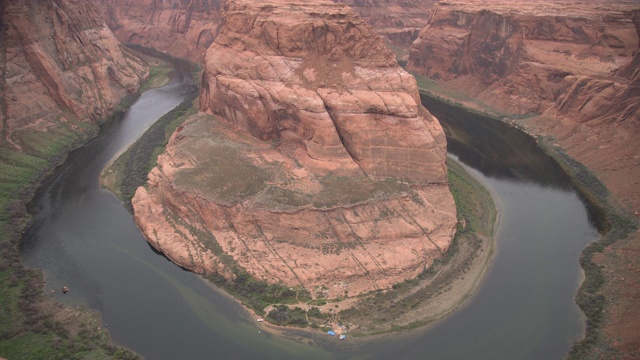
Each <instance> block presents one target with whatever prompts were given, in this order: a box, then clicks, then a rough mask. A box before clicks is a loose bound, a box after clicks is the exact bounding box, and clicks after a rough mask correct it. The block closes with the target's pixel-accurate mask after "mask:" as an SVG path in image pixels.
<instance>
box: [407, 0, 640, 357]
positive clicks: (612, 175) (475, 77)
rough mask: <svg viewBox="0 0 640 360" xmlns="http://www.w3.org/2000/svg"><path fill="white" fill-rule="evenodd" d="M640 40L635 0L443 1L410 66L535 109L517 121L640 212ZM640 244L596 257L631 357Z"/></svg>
mask: <svg viewBox="0 0 640 360" xmlns="http://www.w3.org/2000/svg"><path fill="white" fill-rule="evenodd" d="M639 39H640V5H639V4H638V2H637V1H624V0H619V1H589V2H586V1H553V0H547V1H537V2H529V3H527V2H517V3H516V2H511V1H492V2H490V3H489V2H484V3H483V2H481V1H477V0H466V1H464V3H463V2H447V3H446V4H444V3H442V4H441V5H440V6H439V7H438V8H437V10H436V11H434V15H433V18H432V20H431V21H430V23H429V25H428V26H427V27H425V29H424V30H423V31H422V33H421V35H420V37H419V39H418V40H416V41H415V42H414V44H413V46H412V50H411V55H410V59H409V64H408V67H409V69H411V70H412V71H415V72H417V73H420V74H424V75H426V76H428V77H430V78H431V79H434V80H436V82H437V83H438V86H439V89H438V91H444V92H446V94H444V95H445V96H449V97H452V98H454V99H455V100H456V101H460V102H464V103H465V105H467V106H471V107H477V108H479V109H481V110H486V109H487V108H488V109H489V110H493V111H495V110H498V111H501V112H504V113H529V114H530V115H532V116H531V117H527V118H523V119H520V120H513V121H516V122H517V123H518V124H519V125H520V126H522V127H523V128H524V129H526V131H528V132H530V133H531V134H533V135H539V136H545V137H546V136H547V135H551V136H552V138H553V139H554V143H555V144H557V145H559V146H560V147H562V148H563V149H565V150H566V152H567V153H568V154H569V155H570V156H571V157H572V158H574V159H577V160H578V161H580V162H581V163H583V164H585V165H587V167H588V168H589V169H590V170H592V171H594V172H595V173H596V174H597V176H598V177H599V178H600V179H601V180H603V182H604V183H605V184H606V186H607V188H608V189H610V190H611V191H612V193H613V194H614V195H615V199H616V201H619V203H620V204H622V205H623V206H624V207H625V208H627V209H631V212H632V213H634V214H635V216H636V217H638V214H639V212H640V186H639V185H638V184H639V182H638V179H640V146H638V144H640V131H639V130H640V80H639V79H640V78H639V69H640V55H639V54H638V53H639ZM441 95H443V92H441ZM474 97H475V98H476V99H478V101H476V100H475V99H474ZM601 195H603V194H601ZM639 248H640V235H639V233H638V232H637V231H636V232H635V233H633V234H631V235H630V236H629V237H628V238H626V239H621V240H619V241H617V242H616V243H614V244H613V245H610V246H608V247H607V248H606V249H604V250H603V251H602V252H601V253H598V254H597V255H595V256H594V262H595V263H597V264H598V265H600V266H602V274H603V276H604V277H605V284H604V285H603V288H602V289H601V290H599V292H598V294H604V295H605V296H606V297H607V308H606V309H605V310H604V311H605V315H604V316H603V317H604V318H606V319H607V320H606V321H605V325H604V332H605V334H606V335H607V337H608V339H609V340H610V343H611V344H613V345H614V346H615V347H616V348H618V349H619V350H622V351H623V352H622V353H621V354H620V355H621V356H623V357H625V356H627V357H629V358H632V357H634V356H637V349H638V344H640V333H639V332H638V330H637V329H638V328H640V327H639V324H640V316H639V314H638V312H637V311H634V310H632V309H636V308H637V307H638V299H637V296H636V294H637V292H638V289H639V288H640V277H638V275H637V269H638V266H639V262H638V257H637V256H635V255H634V254H635V252H637V251H638V249H639Z"/></svg>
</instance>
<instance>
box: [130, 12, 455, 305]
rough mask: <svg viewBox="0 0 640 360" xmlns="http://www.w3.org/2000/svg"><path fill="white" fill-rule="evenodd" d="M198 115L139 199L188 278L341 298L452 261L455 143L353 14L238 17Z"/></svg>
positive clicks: (208, 67)
mask: <svg viewBox="0 0 640 360" xmlns="http://www.w3.org/2000/svg"><path fill="white" fill-rule="evenodd" d="M200 101H201V103H200V104H201V110H203V113H201V114H199V115H197V116H194V117H192V118H191V119H190V120H188V121H187V123H185V125H184V126H183V127H181V128H180V129H179V130H178V131H177V132H176V133H175V134H174V135H173V136H172V138H171V140H170V142H169V144H168V145H167V149H166V151H165V153H164V154H162V155H161V156H160V157H159V159H158V167H157V168H156V169H154V170H153V171H152V173H151V174H150V176H149V182H148V184H147V187H146V188H139V189H138V191H137V193H136V195H135V197H134V199H133V205H134V211H135V219H136V222H137V223H138V224H139V226H140V228H141V229H142V230H143V232H144V233H145V235H146V236H147V238H148V240H149V241H150V243H152V244H153V245H154V246H155V247H156V248H158V249H160V250H161V251H163V252H165V253H166V254H167V256H169V257H170V258H171V259H173V260H174V261H176V262H177V263H179V264H181V265H182V266H185V267H187V268H191V269H194V270H195V271H199V272H204V273H216V272H217V273H219V274H224V275H225V276H229V277H231V276H232V274H231V272H230V271H229V270H230V262H231V263H233V264H235V265H238V266H240V267H241V268H242V269H244V270H246V271H247V272H248V273H249V274H250V275H252V276H254V277H255V278H258V279H261V280H264V281H267V282H269V283H282V284H285V285H287V286H303V287H304V288H306V289H308V290H309V291H310V292H311V293H312V294H315V293H316V292H317V291H319V289H323V290H322V291H325V292H326V294H328V295H329V296H330V297H332V298H335V297H340V296H344V295H345V294H348V295H350V296H351V295H357V294H360V293H363V292H367V291H371V290H376V289H384V288H389V287H390V286H391V285H392V284H393V283H397V282H399V281H403V280H406V279H409V278H412V277H415V276H416V275H417V274H419V273H420V272H421V271H423V270H424V269H425V267H428V266H429V265H430V264H431V263H432V262H433V260H434V259H436V258H438V257H440V256H442V254H443V253H444V252H445V251H447V249H448V248H449V245H450V242H451V239H452V236H453V233H454V225H455V222H456V215H455V205H454V203H453V199H452V197H451V194H450V193H449V189H448V186H447V182H446V166H445V164H444V161H445V139H444V134H443V132H442V129H441V127H440V125H439V124H438V122H437V121H436V119H435V118H434V117H433V116H431V115H430V114H429V113H428V112H427V111H426V110H425V109H424V108H422V107H421V106H420V105H419V99H418V92H417V87H416V83H415V80H414V79H413V78H412V77H411V76H409V75H408V74H407V73H405V72H404V71H403V70H402V69H401V68H400V67H399V66H398V65H397V64H396V62H395V59H394V56H393V54H392V53H391V52H390V51H388V50H387V49H386V48H385V47H384V45H383V43H382V40H381V39H380V37H379V36H378V35H377V34H375V33H374V32H373V31H372V30H371V28H370V27H369V26H367V25H366V24H364V23H363V22H362V21H361V20H360V19H358V18H357V17H355V15H354V14H353V12H352V11H351V10H350V9H349V8H347V7H345V6H342V5H339V4H334V3H331V2H330V1H315V2H313V3H306V2H304V3H302V2H293V1H285V0H283V1H267V2H259V3H258V2H253V1H248V0H243V1H228V2H226V3H225V6H224V10H223V12H222V16H221V28H220V32H219V35H218V37H217V38H216V40H215V42H214V44H212V46H211V47H210V48H209V50H208V51H207V56H206V59H205V69H204V74H203V78H202V89H201V99H200ZM207 113H209V114H215V117H214V116H212V115H209V114H207ZM216 118H217V119H218V120H216ZM239 130H240V131H239ZM176 229H178V230H179V231H176ZM222 253H224V254H225V255H221V254H222ZM235 265H234V266H235Z"/></svg>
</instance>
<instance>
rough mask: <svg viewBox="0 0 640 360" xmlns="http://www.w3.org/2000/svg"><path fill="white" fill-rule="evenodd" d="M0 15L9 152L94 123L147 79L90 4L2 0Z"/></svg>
mask: <svg viewBox="0 0 640 360" xmlns="http://www.w3.org/2000/svg"><path fill="white" fill-rule="evenodd" d="M2 8H3V11H2V25H3V28H2V41H0V47H2V49H0V50H1V51H0V53H1V54H2V55H1V56H2V58H1V59H0V60H1V61H0V62H1V64H0V66H2V82H1V85H0V86H2V89H1V90H2V91H1V92H0V93H1V96H2V101H1V102H0V104H1V106H2V112H1V115H0V116H1V117H2V128H1V130H2V135H3V136H2V141H5V142H6V143H9V144H10V145H11V146H12V147H14V148H16V149H21V148H22V147H23V146H25V145H28V146H31V147H33V146H36V147H37V146H38V145H34V144H28V143H29V136H28V135H27V133H29V132H33V131H35V132H44V131H47V129H49V130H51V131H52V129H55V128H56V127H59V126H64V127H65V128H67V129H69V128H71V129H75V128H77V127H78V126H80V124H81V123H82V122H85V123H94V124H95V123H96V122H97V121H98V120H99V119H102V118H104V117H106V116H108V115H110V113H111V112H112V111H113V110H114V109H115V107H116V105H118V103H119V102H120V100H121V99H122V98H123V97H124V96H125V95H128V94H132V93H135V92H136V91H137V90H138V88H139V85H140V79H141V78H143V77H146V76H147V69H146V67H145V66H144V65H143V64H142V62H141V61H140V59H138V58H136V57H135V56H133V55H132V54H131V53H129V52H128V51H127V49H125V48H122V47H121V45H120V43H119V42H118V41H117V40H116V39H115V37H114V36H113V34H112V33H111V31H110V30H109V28H108V27H107V26H106V24H105V22H104V20H103V19H102V18H101V17H100V15H99V13H98V11H97V10H96V8H95V7H94V6H93V5H92V4H90V3H86V2H84V1H74V0H57V1H49V2H41V1H17V0H9V1H6V2H5V3H4V4H3V5H2ZM40 145H41V144H40Z"/></svg>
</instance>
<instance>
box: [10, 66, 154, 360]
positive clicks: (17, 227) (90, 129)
mask: <svg viewBox="0 0 640 360" xmlns="http://www.w3.org/2000/svg"><path fill="white" fill-rule="evenodd" d="M158 76H160V74H159V73H158ZM138 95H139V93H136V94H130V95H128V96H126V97H125V98H123V99H122V100H121V102H120V104H119V105H118V106H117V108H116V111H115V113H114V114H113V115H112V116H111V117H109V118H104V119H99V120H97V121H96V124H91V123H85V122H82V121H80V120H78V119H74V118H73V117H72V116H71V115H70V114H67V121H66V122H61V123H58V124H54V125H52V126H50V127H48V128H47V129H46V131H37V130H32V129H23V130H18V131H16V132H14V133H13V134H12V141H14V142H15V143H17V144H19V145H20V146H21V150H20V151H18V150H16V149H15V148H12V147H9V146H8V145H7V144H0V294H2V295H1V296H0V356H1V357H5V358H9V359H137V358H139V356H138V355H136V354H134V353H132V352H131V351H129V350H126V349H122V348H119V347H116V346H114V345H113V344H111V340H110V337H109V335H108V333H106V332H104V331H98V330H97V326H96V324H98V323H99V315H98V314H94V313H91V312H89V311H86V310H82V311H78V316H76V318H75V319H74V320H73V321H71V325H70V323H69V322H68V321H65V322H63V321H62V320H60V319H58V318H57V317H56V316H57V314H58V313H60V312H61V311H63V310H61V308H58V307H57V306H58V305H57V304H56V303H55V302H54V301H53V300H51V299H50V298H48V297H46V296H45V295H44V294H43V292H42V273H41V272H39V271H34V270H28V269H26V268H25V267H24V265H23V264H22V262H21V254H20V250H19V243H20V239H21V236H22V230H23V229H24V227H25V226H26V224H27V222H28V220H29V216H28V214H27V211H26V207H25V204H27V203H28V202H29V201H30V200H31V198H32V197H33V195H34V193H35V191H36V189H37V187H38V185H39V184H40V183H42V181H43V180H44V179H45V178H46V176H47V175H49V174H50V173H51V172H52V171H53V170H54V169H55V168H56V167H57V166H58V165H60V164H62V162H63V161H64V159H65V158H66V156H67V154H68V153H69V152H70V151H71V150H73V149H75V148H77V147H79V146H81V145H82V144H84V143H86V142H87V141H88V140H89V139H91V138H93V137H94V136H96V135H97V133H98V130H99V125H101V124H103V123H106V122H107V121H109V119H115V118H117V117H119V116H120V113H121V112H122V111H124V110H126V109H127V108H128V107H129V106H130V105H131V104H132V103H133V102H134V101H135V100H136V99H137V97H138ZM69 326H73V327H77V328H78V329H79V331H69V330H68V327H69Z"/></svg>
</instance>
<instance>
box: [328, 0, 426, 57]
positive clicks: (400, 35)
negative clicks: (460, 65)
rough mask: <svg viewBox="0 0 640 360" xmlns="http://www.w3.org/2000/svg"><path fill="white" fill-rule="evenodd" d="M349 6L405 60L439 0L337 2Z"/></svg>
mask: <svg viewBox="0 0 640 360" xmlns="http://www.w3.org/2000/svg"><path fill="white" fill-rule="evenodd" d="M334 1H335V2H339V3H343V4H345V5H348V6H350V7H351V8H353V10H354V11H355V12H356V14H358V16H359V17H360V18H362V19H363V20H364V21H365V22H366V23H368V24H369V25H371V27H373V28H374V29H375V30H376V32H378V33H379V34H380V35H382V36H383V37H384V38H386V40H387V41H388V43H389V44H390V45H391V46H392V47H393V50H394V52H395V53H396V55H397V56H399V58H400V59H402V60H405V61H406V60H407V57H408V55H409V53H408V49H409V46H410V45H411V43H412V42H413V41H414V40H415V39H416V38H417V37H418V34H419V33H420V31H421V30H422V29H423V28H424V27H425V26H426V25H427V23H428V20H429V14H430V10H431V9H432V8H433V5H434V4H435V3H437V2H438V1H437V0H334Z"/></svg>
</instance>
